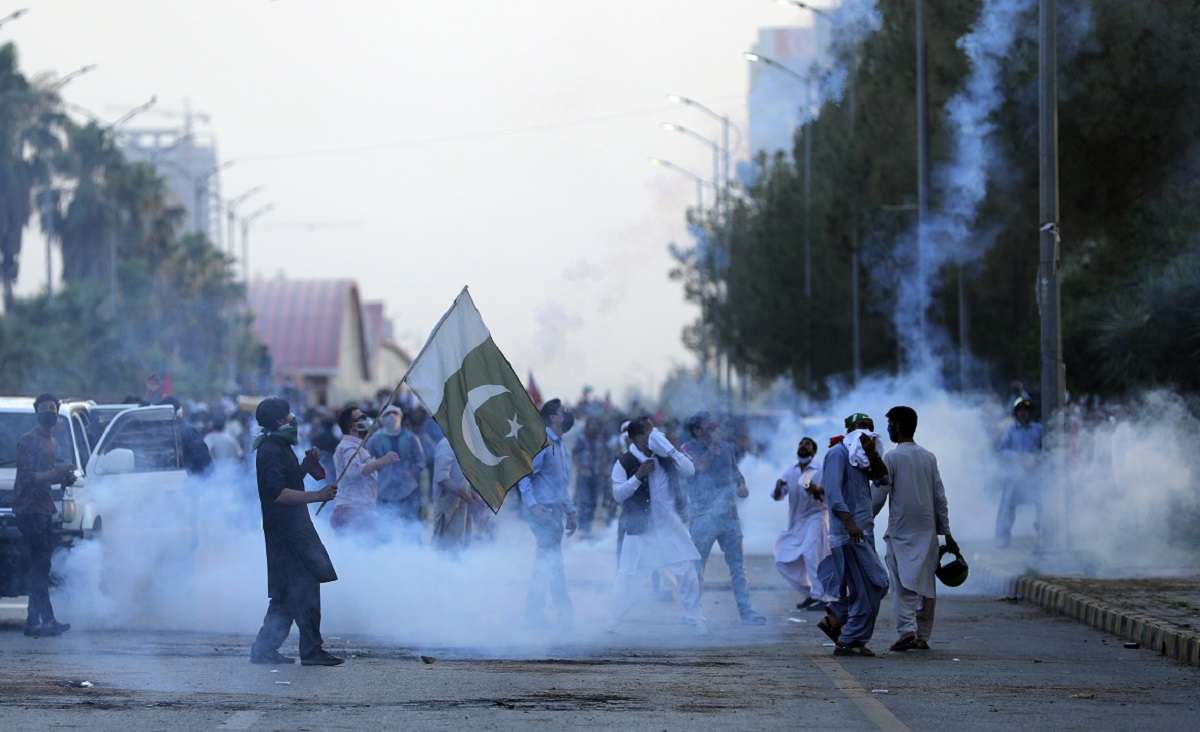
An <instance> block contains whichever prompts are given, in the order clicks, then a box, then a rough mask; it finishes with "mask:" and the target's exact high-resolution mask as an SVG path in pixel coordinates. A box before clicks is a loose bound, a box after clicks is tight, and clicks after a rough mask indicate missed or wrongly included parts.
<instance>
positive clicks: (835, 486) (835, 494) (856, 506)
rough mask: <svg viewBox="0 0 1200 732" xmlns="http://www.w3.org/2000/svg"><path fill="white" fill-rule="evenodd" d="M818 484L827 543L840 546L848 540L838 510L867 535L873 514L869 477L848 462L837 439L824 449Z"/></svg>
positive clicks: (872, 521) (873, 525) (847, 457)
mask: <svg viewBox="0 0 1200 732" xmlns="http://www.w3.org/2000/svg"><path fill="white" fill-rule="evenodd" d="M821 480H822V481H824V482H823V483H821V487H822V488H824V489H825V502H826V503H827V504H829V543H830V544H831V545H833V546H844V545H845V544H849V543H850V534H849V532H847V531H846V527H845V526H843V525H842V520H841V519H839V518H838V517H837V514H838V513H848V514H850V515H851V516H852V517H853V518H854V523H856V524H858V528H860V529H862V530H863V533H865V534H868V535H870V534H871V531H872V530H873V529H874V527H875V515H874V512H873V511H872V505H871V481H870V480H869V479H868V478H867V471H866V470H864V469H863V468H856V467H854V466H853V465H851V464H850V452H849V451H848V450H847V449H846V446H845V445H844V444H842V443H840V442H839V443H838V444H836V445H834V446H833V447H831V448H829V450H828V451H827V452H826V453H825V462H824V464H823V465H822V467H821Z"/></svg>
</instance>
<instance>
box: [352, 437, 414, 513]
mask: <svg viewBox="0 0 1200 732" xmlns="http://www.w3.org/2000/svg"><path fill="white" fill-rule="evenodd" d="M366 450H367V452H369V453H370V454H371V457H373V458H380V457H383V456H384V455H386V454H388V453H389V452H395V453H396V454H397V455H399V456H400V460H399V461H397V462H394V463H392V464H391V465H385V466H383V467H382V468H381V469H380V470H379V497H380V498H381V499H383V500H387V501H401V500H404V499H405V498H408V497H409V496H410V495H412V494H413V491H416V490H417V489H419V488H420V487H421V470H422V469H423V468H424V467H425V450H424V448H422V447H421V440H420V438H419V437H417V436H416V435H414V434H413V433H412V432H410V431H408V430H402V431H401V432H399V433H398V434H395V435H391V434H388V433H387V431H386V430H379V431H378V432H376V433H375V434H374V435H372V436H371V439H369V440H367V444H366Z"/></svg>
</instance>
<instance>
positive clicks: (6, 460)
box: [0, 412, 75, 468]
mask: <svg viewBox="0 0 1200 732" xmlns="http://www.w3.org/2000/svg"><path fill="white" fill-rule="evenodd" d="M35 427H37V415H35V414H34V413H33V412H0V468H15V467H16V466H17V440H19V439H21V435H23V434H25V433H26V432H29V431H30V430H32V429H33V428H35ZM54 439H55V440H56V441H57V442H58V456H57V457H56V458H55V459H56V460H58V462H60V463H69V464H71V465H74V464H75V456H74V455H73V454H72V450H71V436H70V435H69V434H67V419H66V417H64V416H62V415H59V417H58V425H57V426H56V427H55V428H54Z"/></svg>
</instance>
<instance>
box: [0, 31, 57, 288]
mask: <svg viewBox="0 0 1200 732" xmlns="http://www.w3.org/2000/svg"><path fill="white" fill-rule="evenodd" d="M58 107H59V105H58V99H57V96H56V95H55V94H54V92H53V91H52V90H47V89H43V88H40V87H39V86H38V85H36V84H34V83H32V82H31V81H30V80H29V79H27V78H26V77H25V75H24V74H22V73H21V71H20V69H19V68H18V63H17V49H16V46H14V45H13V44H12V43H6V44H4V45H3V46H0V284H2V286H3V296H4V307H5V310H6V311H7V310H9V309H11V308H12V306H13V286H14V285H15V283H16V281H17V274H18V272H19V270H20V267H19V261H20V255H21V239H22V235H23V233H24V230H25V227H26V226H27V225H28V224H29V221H30V219H31V218H32V216H33V212H34V196H35V193H36V192H37V191H38V188H39V187H40V186H44V185H45V184H46V183H48V182H49V179H50V168H51V164H50V160H51V156H52V155H53V154H54V153H55V152H56V151H57V150H58V149H59V147H60V142H59V136H58V131H59V128H60V127H61V124H62V122H63V121H64V118H63V116H62V114H61V112H60V111H59V108H58Z"/></svg>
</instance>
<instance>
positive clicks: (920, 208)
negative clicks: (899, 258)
mask: <svg viewBox="0 0 1200 732" xmlns="http://www.w3.org/2000/svg"><path fill="white" fill-rule="evenodd" d="M916 3H917V7H916V13H915V15H916V49H917V100H916V102H917V257H916V260H917V281H918V282H920V283H922V285H923V284H924V283H925V236H926V232H925V224H926V220H927V218H928V216H929V129H928V126H927V125H928V121H929V120H928V111H927V109H926V105H927V101H928V94H927V92H926V89H925V0H916ZM917 330H918V333H917V337H918V339H919V342H921V343H924V342H925V311H924V308H922V309H921V312H919V313H917Z"/></svg>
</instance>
